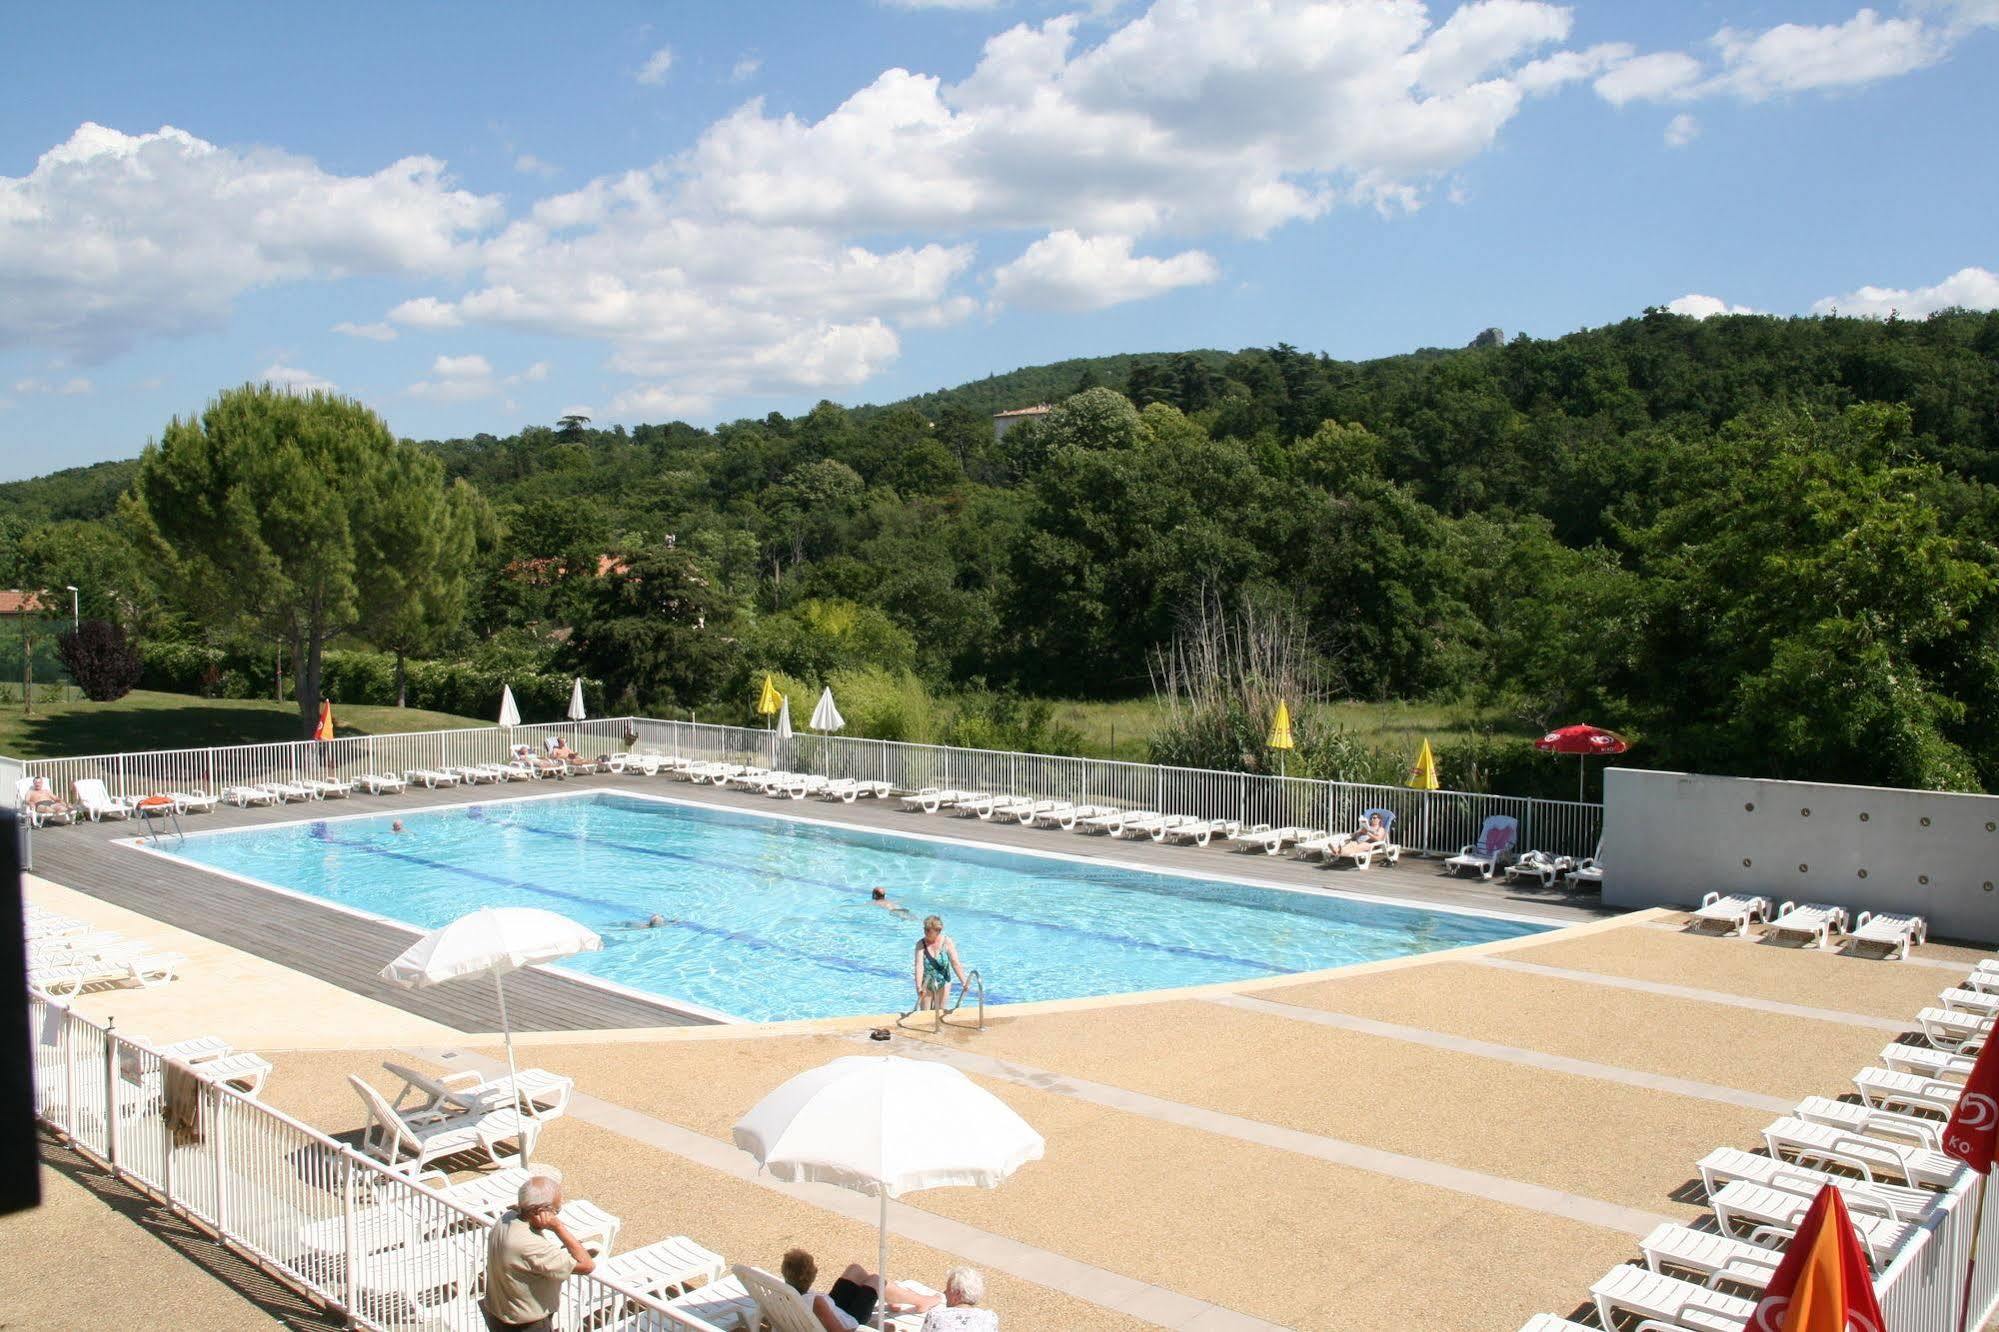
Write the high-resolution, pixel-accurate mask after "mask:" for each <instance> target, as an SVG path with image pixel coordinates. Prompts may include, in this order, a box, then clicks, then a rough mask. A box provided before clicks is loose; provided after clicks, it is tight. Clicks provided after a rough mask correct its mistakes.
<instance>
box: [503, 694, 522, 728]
mask: <svg viewBox="0 0 1999 1332" xmlns="http://www.w3.org/2000/svg"><path fill="white" fill-rule="evenodd" d="M520 724H521V710H520V709H519V708H517V707H515V706H514V687H513V686H512V685H506V684H503V685H501V686H500V725H502V726H507V727H513V726H519V725H520Z"/></svg>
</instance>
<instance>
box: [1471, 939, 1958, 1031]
mask: <svg viewBox="0 0 1999 1332" xmlns="http://www.w3.org/2000/svg"><path fill="white" fill-rule="evenodd" d="M1953 951H1955V950H1953ZM1923 955H1924V956H1935V954H1932V953H1928V952H1926V951H1925V952H1924V953H1923ZM1506 956H1507V958H1508V959H1509V960H1510V961H1514V962H1527V963H1534V964H1538V965H1540V966H1545V967H1563V968H1567V969H1569V970H1572V971H1588V972H1594V973H1597V974H1600V975H1605V976H1627V977H1631V978H1633V979H1636V980H1645V981H1654V982H1658V983H1660V984H1665V985H1685V986H1692V987H1696V988H1700V989H1709V990H1718V991H1723V992H1726V993H1728V994H1733V995H1739V996H1742V997H1744V998H1750V999H1768V1000H1771V1001H1773V1002H1776V1003H1786V1004H1801V1005H1804V1006H1806V1007H1808V1008H1824V1009H1830V1010H1833V1011H1836V1012H1843V1013H1859V1014H1864V1015H1866V1016H1869V1017H1877V1018H1895V1019H1908V1018H1914V1017H1915V1015H1916V1011H1917V1010H1918V1009H1920V1008H1923V1007H1925V1006H1928V1005H1933V1004H1935V1003H1936V998H1937V992H1938V991H1939V990H1942V989H1945V988H1946V987H1947V986H1948V985H1949V982H1950V973H1948V972H1944V971H1938V970H1936V969H1935V968H1932V967H1902V966H1897V965H1895V964H1894V963H1893V962H1882V961H1876V960H1873V959H1869V958H1857V957H1846V956H1844V955H1842V954H1839V953H1836V952H1833V953H1829V952H1825V951H1822V950H1820V949H1817V948H1791V947H1786V946H1782V945H1777V944H1766V943H1762V942H1758V941H1752V940H1745V939H1716V938H1709V937H1705V936H1702V935H1695V934H1682V933H1678V932H1676V931H1669V930H1654V929H1621V930H1608V931H1605V932H1603V933H1601V934H1598V935H1595V936H1593V937H1591V938H1589V939H1579V940H1565V939H1556V940H1554V941H1552V942H1549V943H1543V944H1535V945H1532V946H1529V947H1525V948H1518V949H1514V950H1512V951H1510V952H1509V953H1507V954H1506ZM1967 969H1969V964H1968V963H1967Z"/></svg>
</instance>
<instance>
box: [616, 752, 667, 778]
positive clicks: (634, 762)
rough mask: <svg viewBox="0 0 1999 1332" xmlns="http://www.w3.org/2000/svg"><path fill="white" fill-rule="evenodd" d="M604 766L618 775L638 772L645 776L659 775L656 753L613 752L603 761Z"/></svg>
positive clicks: (622, 775)
mask: <svg viewBox="0 0 1999 1332" xmlns="http://www.w3.org/2000/svg"><path fill="white" fill-rule="evenodd" d="M604 766H605V767H606V768H608V769H610V770H611V771H612V772H615V773H617V774H618V775H619V776H620V777H625V776H629V775H631V774H632V773H635V772H636V773H639V774H640V775H642V776H646V777H657V776H658V775H659V755H657V754H613V755H611V757H610V758H608V759H606V760H605V761H604Z"/></svg>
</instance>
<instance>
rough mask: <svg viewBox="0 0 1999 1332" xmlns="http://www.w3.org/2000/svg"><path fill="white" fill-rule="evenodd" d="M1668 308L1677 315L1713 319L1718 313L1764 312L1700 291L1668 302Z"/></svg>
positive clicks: (1748, 313)
mask: <svg viewBox="0 0 1999 1332" xmlns="http://www.w3.org/2000/svg"><path fill="white" fill-rule="evenodd" d="M1666 308H1667V309H1668V310H1671V311H1672V312H1673V313H1674V314H1676V315H1692V316H1693V317H1694V318H1695V319H1712V318H1714V317H1715V316H1716V315H1753V314H1762V313H1763V312H1762V311H1761V310H1758V309H1756V308H1755V307H1753V306H1748V305H1730V304H1729V303H1728V302H1727V301H1724V300H1722V299H1721V298H1720V297H1719V296H1703V295H1701V294H1700V293H1698V292H1691V291H1690V292H1688V293H1687V294H1686V295H1684V296H1680V297H1676V298H1675V299H1673V300H1670V301H1667V302H1666Z"/></svg>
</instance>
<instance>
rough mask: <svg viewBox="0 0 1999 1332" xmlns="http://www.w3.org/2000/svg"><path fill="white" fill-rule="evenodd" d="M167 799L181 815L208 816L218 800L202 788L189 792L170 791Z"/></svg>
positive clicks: (167, 793)
mask: <svg viewBox="0 0 1999 1332" xmlns="http://www.w3.org/2000/svg"><path fill="white" fill-rule="evenodd" d="M165 794H166V797H167V799H169V800H171V801H173V802H174V809H175V810H176V811H177V812H179V813H181V814H206V813H209V812H210V811H211V810H213V809H214V808H215V805H216V798H215V797H214V796H212V795H210V794H208V792H206V791H204V790H202V789H201V788H200V787H195V788H193V789H192V790H187V791H168V792H166V793H165Z"/></svg>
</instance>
